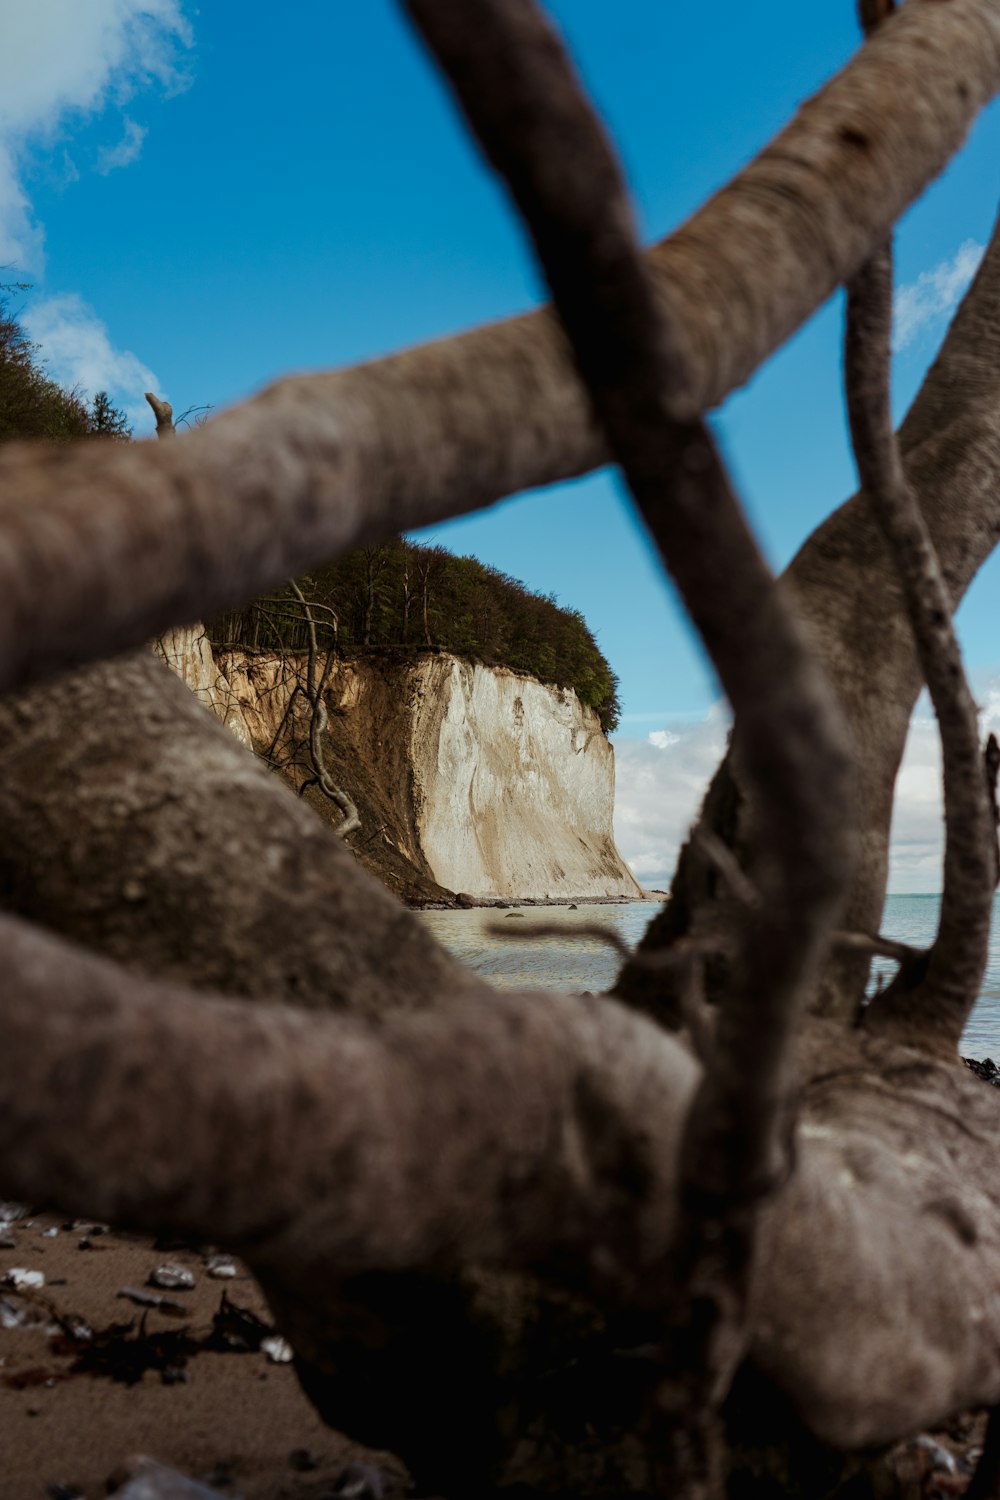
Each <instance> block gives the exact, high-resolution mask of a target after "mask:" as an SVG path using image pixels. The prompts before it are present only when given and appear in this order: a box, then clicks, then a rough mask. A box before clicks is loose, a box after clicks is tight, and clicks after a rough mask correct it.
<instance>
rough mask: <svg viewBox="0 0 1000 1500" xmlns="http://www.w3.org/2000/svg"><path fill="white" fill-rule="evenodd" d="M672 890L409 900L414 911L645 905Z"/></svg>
mask: <svg viewBox="0 0 1000 1500" xmlns="http://www.w3.org/2000/svg"><path fill="white" fill-rule="evenodd" d="M668 895H669V892H668V891H643V893H642V895H641V896H521V897H520V898H514V897H513V896H468V895H466V894H465V893H464V892H459V893H457V894H456V895H455V896H453V897H452V898H451V899H450V900H449V901H430V900H428V901H407V902H406V906H407V907H408V909H409V910H410V911H510V910H513V909H515V908H517V907H521V906H532V907H543V908H544V907H553V906H576V907H579V906H643V905H648V904H649V903H650V902H655V903H661V902H663V901H665V900H666V898H667V896H668Z"/></svg>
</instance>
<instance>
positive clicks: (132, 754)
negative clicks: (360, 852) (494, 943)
mask: <svg viewBox="0 0 1000 1500" xmlns="http://www.w3.org/2000/svg"><path fill="white" fill-rule="evenodd" d="M0 763H2V765H3V776H2V777H0V827H2V829H3V839H2V851H0V905H2V906H3V907H4V908H6V909H7V910H8V911H11V910H13V911H17V912H19V913H21V914H22V915H24V916H26V917H28V918H30V919H34V920H37V921H39V922H41V923H43V924H47V925H53V926H56V927H57V928H58V930H59V931H60V932H62V933H63V934H65V935H66V936H67V937H70V938H74V939H76V940H78V941H80V942H81V943H83V944H85V945H86V946H88V947H90V948H92V949H95V950H97V951H99V952H101V953H104V954H107V955H108V956H109V957H111V958H114V959H117V960H118V961H119V962H121V963H122V964H125V965H127V966H128V967H129V968H131V969H134V970H140V971H143V972H145V973H147V974H157V975H159V976H161V977H162V978H170V979H175V980H177V981H178V982H186V983H191V984H193V985H195V986H197V987H199V988H211V989H215V990H219V991H222V992H223V993H227V994H232V995H241V996H244V997H249V998H255V997H256V998H261V999H268V1000H271V1001H284V1002H287V1003H290V1004H294V1005H299V1006H304V1007H308V1008H330V1007H332V1008H344V1009H350V1010H352V1011H355V1012H358V1013H360V1014H371V1015H376V1014H384V1013H386V1012H387V1011H391V1010H395V1009H397V1008H398V1007H402V1008H404V1009H405V1008H408V1007H411V1006H413V1007H420V1006H422V1005H424V1004H434V1003H436V997H437V996H438V995H439V994H443V993H444V992H445V991H446V990H447V989H448V988H449V987H452V986H454V985H455V984H457V983H459V982H460V981H461V978H462V975H463V973H464V970H463V969H462V967H461V965H460V964H458V963H457V962H456V961H454V960H452V959H451V958H450V957H449V956H448V955H447V954H446V953H445V952H444V951H443V950H442V949H441V948H440V947H438V945H437V944H436V943H435V942H434V941H433V940H432V939H431V937H430V936H429V934H428V933H427V932H426V930H425V929H424V928H422V927H421V926H420V924H419V923H418V922H417V920H416V919H415V918H414V917H412V916H411V915H410V913H409V912H407V911H406V910H404V908H402V907H401V906H400V905H399V904H398V903H397V902H396V901H395V900H394V898H393V897H392V896H391V895H390V894H389V893H388V891H386V890H385V889H384V887H383V886H381V885H380V884H379V883H378V882H376V881H375V880H373V879H371V878H370V877H369V876H367V875H365V873H364V871H363V870H361V869H360V867H359V866H358V865H357V863H356V861H355V860H354V859H353V857H352V856H351V854H350V853H349V852H348V851H347V850H346V849H344V848H343V847H342V846H341V845H340V843H339V842H338V841H337V840H336V839H331V838H330V837H329V834H328V830H327V829H326V828H325V827H324V826H323V825H322V823H321V822H320V821H319V819H318V818H317V817H316V814H315V813H314V812H313V811H312V810H311V809H310V808H309V807H308V806H306V805H304V804H303V803H301V802H298V801H297V800H296V799H295V797H294V796H292V795H291V794H290V792H289V791H288V789H287V787H285V786H284V785H283V784H282V783H281V782H280V781H279V780H278V779H277V778H276V777H275V776H273V775H269V774H268V772H267V771H266V770H265V769H264V766H263V765H262V764H261V762H260V761H258V760H256V759H255V758H254V756H253V755H252V754H251V752H250V751H249V750H246V749H244V748H243V747H242V746H241V745H239V744H238V743H237V741H236V740H235V738H234V737H233V735H232V734H231V733H230V732H229V730H227V729H224V728H223V727H222V725H221V724H219V723H218V722H216V721H215V719H214V718H213V716H212V715H211V713H209V712H208V711H206V709H205V708H203V707H202V706H201V705H200V704H199V703H198V702H197V700H196V699H195V697H194V696H193V694H192V693H191V692H189V690H188V689H187V688H186V687H185V686H184V685H183V683H181V682H179V681H178V679H177V678H176V677H175V676H174V674H173V673H172V672H171V671H169V670H168V669H167V668H166V667H165V666H164V665H163V663H162V662H161V661H159V660H158V659H157V658H156V657H155V656H154V655H153V654H152V652H149V651H141V652H138V653H136V654H134V655H130V656H125V657H119V658H117V659H115V660H114V661H110V662H102V663H100V664H98V665H96V666H92V667H88V668H86V669H85V670H83V671H79V672H76V673H74V674H72V675H71V676H68V677H64V678H62V679H61V680H60V681H58V682H56V683H52V684H43V685H41V686H40V687H38V688H35V689H32V690H30V691H27V692H25V693H21V694H17V695H15V696H13V697H8V698H6V699H3V700H0Z"/></svg>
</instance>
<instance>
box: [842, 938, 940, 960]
mask: <svg viewBox="0 0 1000 1500" xmlns="http://www.w3.org/2000/svg"><path fill="white" fill-rule="evenodd" d="M833 946H834V947H835V948H851V949H853V950H854V951H855V952H856V953H871V954H874V955H876V956H877V957H879V958H894V959H896V961H897V962H898V963H901V964H910V963H912V962H913V961H914V959H918V958H923V957H925V956H926V954H925V950H924V949H923V948H914V947H913V946H912V945H911V944H910V943H900V942H897V941H896V939H895V938H888V937H883V936H882V935H881V933H876V934H875V935H874V936H873V935H872V934H871V933H869V932H835V933H834V934H833Z"/></svg>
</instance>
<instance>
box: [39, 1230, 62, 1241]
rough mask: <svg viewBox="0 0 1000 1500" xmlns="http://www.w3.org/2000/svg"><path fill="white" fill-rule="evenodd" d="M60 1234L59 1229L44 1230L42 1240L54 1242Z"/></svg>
mask: <svg viewBox="0 0 1000 1500" xmlns="http://www.w3.org/2000/svg"><path fill="white" fill-rule="evenodd" d="M58 1234H59V1231H58V1229H43V1230H42V1239H43V1240H54V1239H55V1238H56V1237H57V1236H58Z"/></svg>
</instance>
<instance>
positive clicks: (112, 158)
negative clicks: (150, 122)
mask: <svg viewBox="0 0 1000 1500" xmlns="http://www.w3.org/2000/svg"><path fill="white" fill-rule="evenodd" d="M124 125H125V134H124V135H123V136H122V138H121V140H120V141H119V142H118V144H117V145H115V146H104V147H102V149H101V150H100V151H99V152H98V153H97V170H98V171H99V172H100V174H101V176H102V177H107V175H108V173H109V172H114V171H115V170H116V169H117V168H118V167H130V166H131V165H132V163H133V162H134V161H137V160H138V158H139V155H140V153H141V151H142V143H143V141H144V140H145V139H146V135H147V131H146V127H145V125H140V124H138V123H137V121H135V120H130V119H129V117H128V115H126V116H125V120H124Z"/></svg>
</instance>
